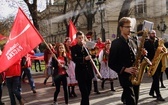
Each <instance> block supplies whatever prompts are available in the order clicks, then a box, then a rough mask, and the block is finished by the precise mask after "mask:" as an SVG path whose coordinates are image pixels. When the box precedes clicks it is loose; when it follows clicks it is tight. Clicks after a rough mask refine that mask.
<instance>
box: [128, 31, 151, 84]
mask: <svg viewBox="0 0 168 105" xmlns="http://www.w3.org/2000/svg"><path fill="white" fill-rule="evenodd" d="M140 32H143V35H142V38H141V43H140V46H139V47H138V51H137V55H136V59H135V62H134V64H133V66H134V67H137V68H138V73H137V74H134V75H131V77H130V79H131V82H132V84H133V85H140V83H141V81H142V79H143V75H144V71H145V68H146V67H147V65H152V63H151V61H150V60H149V59H148V58H147V57H143V59H142V56H143V55H142V53H141V51H142V48H144V43H145V39H146V37H147V35H148V31H140ZM140 32H139V33H140Z"/></svg>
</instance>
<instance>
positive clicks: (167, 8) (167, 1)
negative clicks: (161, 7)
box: [166, 0, 168, 13]
mask: <svg viewBox="0 0 168 105" xmlns="http://www.w3.org/2000/svg"><path fill="white" fill-rule="evenodd" d="M166 11H167V13H168V0H166Z"/></svg>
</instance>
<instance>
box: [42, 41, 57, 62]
mask: <svg viewBox="0 0 168 105" xmlns="http://www.w3.org/2000/svg"><path fill="white" fill-rule="evenodd" d="M43 42H44V44H45V45H46V46H47V48H48V49H49V50H50V52H51V53H52V55H54V58H55V60H56V61H57V62H58V58H57V57H56V56H55V54H54V53H53V51H52V50H51V48H50V47H49V46H48V44H47V42H46V41H45V40H44V39H43ZM58 63H59V62H58Z"/></svg>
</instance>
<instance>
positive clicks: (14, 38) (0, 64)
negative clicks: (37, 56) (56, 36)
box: [0, 8, 43, 72]
mask: <svg viewBox="0 0 168 105" xmlns="http://www.w3.org/2000/svg"><path fill="white" fill-rule="evenodd" d="M42 41H43V38H42V37H41V35H40V34H39V32H38V31H37V30H36V28H35V27H34V25H33V24H32V23H31V22H30V21H29V19H28V18H27V17H26V15H25V14H24V12H23V11H22V10H21V8H19V9H18V13H17V15H16V17H15V20H14V23H13V26H12V30H11V32H10V35H9V38H8V40H7V43H6V44H5V46H4V49H3V51H2V55H1V57H0V72H3V71H5V70H6V69H8V68H9V67H10V66H12V65H13V64H14V63H15V62H16V61H18V60H19V59H21V58H22V57H23V56H25V55H26V54H27V53H28V52H30V51H31V50H32V49H34V48H35V47H36V46H37V45H39V44H40V43H41V42H42Z"/></svg>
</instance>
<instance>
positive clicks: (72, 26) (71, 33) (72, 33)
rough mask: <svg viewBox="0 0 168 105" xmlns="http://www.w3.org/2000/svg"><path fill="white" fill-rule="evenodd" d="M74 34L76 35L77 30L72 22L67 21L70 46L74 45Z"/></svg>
mask: <svg viewBox="0 0 168 105" xmlns="http://www.w3.org/2000/svg"><path fill="white" fill-rule="evenodd" d="M76 33H77V29H76V27H75V26H74V24H73V22H72V21H71V20H70V21H69V37H70V38H71V41H72V42H71V46H73V45H75V44H76V43H77V42H76Z"/></svg>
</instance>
